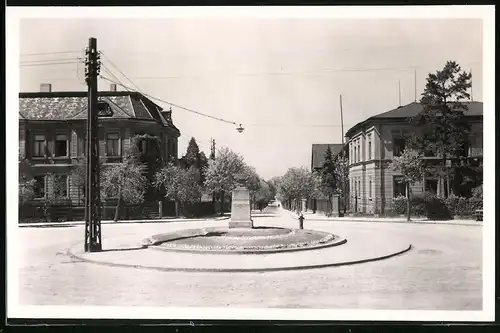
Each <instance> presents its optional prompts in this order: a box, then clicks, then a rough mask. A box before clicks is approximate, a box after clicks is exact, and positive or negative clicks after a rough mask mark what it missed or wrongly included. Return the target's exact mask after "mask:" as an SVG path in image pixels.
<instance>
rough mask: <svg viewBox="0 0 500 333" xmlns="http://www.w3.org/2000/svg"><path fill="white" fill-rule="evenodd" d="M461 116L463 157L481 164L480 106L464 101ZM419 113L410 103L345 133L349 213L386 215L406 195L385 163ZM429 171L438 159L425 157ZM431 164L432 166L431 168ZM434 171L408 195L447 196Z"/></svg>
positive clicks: (443, 181) (444, 182)
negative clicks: (466, 127)
mask: <svg viewBox="0 0 500 333" xmlns="http://www.w3.org/2000/svg"><path fill="white" fill-rule="evenodd" d="M465 104H466V105H467V109H468V110H467V111H465V116H466V117H467V121H468V122H469V123H470V125H471V133H470V136H469V142H468V147H467V149H466V152H465V154H467V156H466V157H467V158H469V159H472V160H475V161H482V156H483V103H482V102H467V103H465ZM422 110H423V106H422V105H421V104H420V103H416V102H414V103H410V104H408V105H404V106H401V107H398V108H396V109H394V110H390V111H387V112H384V113H381V114H378V115H375V116H373V117H370V118H368V119H366V120H364V121H362V122H360V123H358V124H356V125H355V126H353V127H352V128H350V129H349V130H348V131H347V133H346V139H347V145H348V149H349V187H350V188H349V193H350V195H349V196H350V197H349V201H350V210H351V211H352V212H358V213H365V214H387V213H390V212H391V210H392V207H391V206H392V198H394V197H396V196H399V195H403V196H406V188H405V186H404V184H400V182H399V177H401V175H400V174H398V173H397V172H395V171H393V170H391V169H390V168H389V164H390V162H391V161H392V159H393V157H394V156H399V155H400V154H401V153H402V152H403V150H404V148H405V137H407V136H409V135H410V134H411V132H412V125H411V124H410V122H409V120H410V118H412V117H414V116H416V115H417V114H418V113H419V112H421V111H422ZM425 159H426V163H428V166H430V167H431V168H436V167H437V165H438V164H439V163H441V162H442V160H441V158H440V157H437V156H435V157H433V156H430V157H425ZM433 165H435V166H433ZM435 174H436V172H431V173H429V174H426V175H424V178H423V179H422V182H419V183H417V184H415V185H414V186H412V188H411V191H412V194H419V193H423V192H435V193H436V194H438V195H439V194H447V189H448V188H449V187H450V186H449V185H448V184H447V180H446V179H445V178H444V177H438V176H436V175H435Z"/></svg>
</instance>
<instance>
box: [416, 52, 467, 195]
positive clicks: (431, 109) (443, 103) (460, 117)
mask: <svg viewBox="0 0 500 333" xmlns="http://www.w3.org/2000/svg"><path fill="white" fill-rule="evenodd" d="M471 77H472V75H471V73H467V72H466V71H462V69H461V67H460V65H459V64H458V63H456V62H455V61H448V62H447V63H446V64H445V66H444V67H443V69H442V70H438V71H436V73H435V74H433V73H430V74H429V75H428V77H427V82H426V85H425V89H424V92H423V93H422V97H421V99H420V104H421V105H422V106H423V110H422V111H421V112H419V113H418V114H417V115H416V116H415V117H413V118H412V119H411V120H410V121H411V124H412V125H413V134H412V135H411V136H410V137H409V138H407V143H408V144H407V145H408V147H409V148H410V149H413V150H416V151H417V152H419V153H420V154H422V155H423V156H438V157H441V167H440V173H439V174H438V175H439V176H441V178H443V177H444V178H446V179H447V188H446V191H445V193H446V194H447V195H448V194H449V192H450V191H449V188H450V180H449V169H448V167H447V165H446V162H447V160H448V158H450V157H451V158H457V157H461V156H462V157H463V156H466V155H467V142H468V137H469V134H470V129H471V127H470V124H469V123H468V121H467V119H466V117H465V115H466V112H467V110H468V107H467V104H466V103H465V102H466V101H469V100H470V94H469V93H468V89H470V87H471Z"/></svg>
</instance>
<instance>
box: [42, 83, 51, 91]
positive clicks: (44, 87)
mask: <svg viewBox="0 0 500 333" xmlns="http://www.w3.org/2000/svg"><path fill="white" fill-rule="evenodd" d="M51 91H52V85H51V84H50V83H42V84H41V85H40V92H51Z"/></svg>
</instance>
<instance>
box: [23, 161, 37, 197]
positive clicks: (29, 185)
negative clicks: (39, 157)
mask: <svg viewBox="0 0 500 333" xmlns="http://www.w3.org/2000/svg"><path fill="white" fill-rule="evenodd" d="M35 184H36V180H35V179H33V178H32V174H31V164H30V162H29V161H28V160H27V159H26V158H25V157H24V156H21V157H20V158H19V205H23V204H25V203H26V202H28V201H30V200H31V199H33V197H34V196H35Z"/></svg>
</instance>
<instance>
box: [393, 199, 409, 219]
mask: <svg viewBox="0 0 500 333" xmlns="http://www.w3.org/2000/svg"><path fill="white" fill-rule="evenodd" d="M407 203H408V199H407V198H406V197H404V196H402V195H400V196H397V197H395V198H392V211H393V212H394V213H396V214H401V215H402V214H406V207H407Z"/></svg>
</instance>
